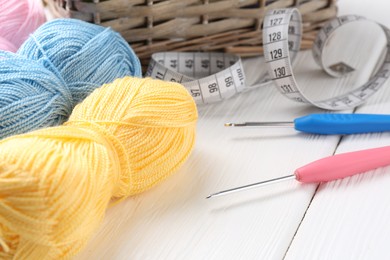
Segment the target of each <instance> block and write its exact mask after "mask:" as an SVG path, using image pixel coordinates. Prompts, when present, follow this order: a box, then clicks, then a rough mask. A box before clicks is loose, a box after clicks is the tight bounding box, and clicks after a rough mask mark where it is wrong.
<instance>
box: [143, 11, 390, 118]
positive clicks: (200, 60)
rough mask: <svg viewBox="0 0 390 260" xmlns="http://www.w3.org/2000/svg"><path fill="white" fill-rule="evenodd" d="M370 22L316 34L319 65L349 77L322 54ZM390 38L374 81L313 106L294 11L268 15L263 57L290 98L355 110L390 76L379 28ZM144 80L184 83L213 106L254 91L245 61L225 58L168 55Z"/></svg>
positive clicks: (346, 19)
mask: <svg viewBox="0 0 390 260" xmlns="http://www.w3.org/2000/svg"><path fill="white" fill-rule="evenodd" d="M363 19H365V18H364V17H361V16H357V15H346V16H341V17H338V18H335V19H333V20H331V21H330V22H328V23H327V24H326V25H325V26H324V27H323V28H322V29H321V30H320V31H319V32H318V34H317V38H316V39H315V41H314V44H313V48H312V52H313V57H314V60H315V61H316V63H317V64H318V65H320V66H321V67H322V69H323V70H325V72H327V73H328V74H329V75H331V76H334V77H340V76H344V75H345V74H347V73H348V72H350V71H351V70H352V69H351V67H349V66H348V65H347V64H345V63H342V62H340V63H338V64H334V65H332V66H330V67H326V66H325V65H324V61H323V59H322V53H323V50H324V46H326V44H327V41H328V39H329V38H330V36H331V35H332V34H333V33H334V32H335V31H336V30H337V29H338V28H340V27H341V26H343V25H344V24H347V23H350V22H354V21H359V20H363ZM380 27H381V28H382V30H383V31H384V32H385V35H386V39H387V48H388V51H387V54H386V57H385V59H384V62H383V64H382V65H381V67H380V69H379V70H378V72H377V73H376V74H375V75H374V76H373V77H372V78H370V80H369V81H368V82H367V83H366V84H364V85H363V86H360V87H358V88H355V89H354V90H352V91H350V92H347V93H345V94H343V95H340V96H337V97H333V98H329V99H326V100H321V101H311V100H310V99H309V98H307V97H306V96H305V95H304V94H303V93H302V91H301V89H300V88H299V86H298V84H297V82H296V80H295V77H294V74H293V70H292V66H291V63H292V61H293V60H294V58H295V57H296V55H297V53H298V51H299V49H300V44H301V38H302V18H301V15H300V13H299V11H298V10H297V9H295V8H287V9H275V10H270V11H268V12H267V13H266V15H265V17H264V22H263V45H264V58H265V64H266V66H267V70H268V74H269V77H270V79H267V78H264V79H263V80H262V81H261V83H260V84H264V83H266V82H268V81H272V82H273V83H274V84H275V85H276V87H277V89H278V90H279V91H280V93H282V94H283V95H284V96H286V97H287V98H289V99H291V100H294V101H297V102H301V103H308V104H312V105H314V106H317V107H320V108H323V109H328V110H343V109H350V108H353V107H356V106H358V105H360V104H362V103H363V102H365V101H366V100H367V98H368V97H370V96H372V95H373V94H374V93H375V92H376V91H378V90H379V88H380V87H381V86H382V85H383V84H384V82H385V81H386V80H387V79H388V78H389V76H390V70H389V69H390V53H389V46H390V30H389V29H388V28H386V27H385V26H383V25H380ZM145 76H150V77H153V78H157V79H161V80H167V81H174V82H179V83H181V84H182V85H184V87H185V88H186V89H187V90H188V91H189V92H190V93H191V95H192V96H193V98H194V99H195V101H196V103H197V104H209V103H214V102H218V101H221V100H223V99H227V98H230V97H232V96H234V95H236V94H237V93H240V92H243V91H245V90H249V89H253V86H247V85H246V84H245V73H244V69H243V66H242V63H241V59H240V58H239V57H238V56H236V55H234V54H226V53H213V52H209V53H199V52H198V53H195V52H192V53H187V52H163V53H155V54H153V55H152V57H151V61H150V63H149V67H148V70H147V72H146V75H145Z"/></svg>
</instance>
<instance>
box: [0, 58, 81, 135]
mask: <svg viewBox="0 0 390 260" xmlns="http://www.w3.org/2000/svg"><path fill="white" fill-rule="evenodd" d="M75 105H76V104H75V102H74V100H73V98H72V94H71V93H70V90H69V89H68V88H67V87H66V84H65V82H64V81H63V80H61V78H60V77H57V76H56V75H55V74H54V73H53V72H52V71H50V70H48V69H46V68H45V67H44V66H42V64H41V63H40V62H38V61H34V60H29V59H26V58H23V57H20V56H19V55H17V54H14V53H10V52H0V138H4V137H8V136H11V135H14V134H20V133H25V132H29V131H32V130H35V129H37V128H41V127H45V126H53V125H59V124H61V123H63V122H64V121H65V120H67V118H68V117H69V115H70V114H71V112H72V109H73V107H74V106H75Z"/></svg>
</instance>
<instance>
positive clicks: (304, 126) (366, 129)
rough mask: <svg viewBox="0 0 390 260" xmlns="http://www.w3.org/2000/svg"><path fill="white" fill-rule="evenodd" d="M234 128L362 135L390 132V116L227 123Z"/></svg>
mask: <svg viewBox="0 0 390 260" xmlns="http://www.w3.org/2000/svg"><path fill="white" fill-rule="evenodd" d="M225 126H233V127H246V126H254V127H275V126H276V127H294V128H295V130H297V131H301V132H305V133H311V134H323V135H334V134H335V135H337V134H360V133H374V132H386V131H390V115H378V114H310V115H307V116H303V117H298V118H296V119H295V120H294V121H293V122H244V123H227V124H225Z"/></svg>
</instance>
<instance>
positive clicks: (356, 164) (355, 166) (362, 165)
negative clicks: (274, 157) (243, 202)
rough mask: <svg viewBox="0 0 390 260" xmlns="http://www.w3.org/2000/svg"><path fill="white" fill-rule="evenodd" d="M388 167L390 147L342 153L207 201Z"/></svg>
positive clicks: (211, 195) (224, 192)
mask: <svg viewBox="0 0 390 260" xmlns="http://www.w3.org/2000/svg"><path fill="white" fill-rule="evenodd" d="M387 165H390V146H384V147H380V148H372V149H367V150H361V151H355V152H349V153H341V154H337V155H333V156H329V157H325V158H322V159H320V160H317V161H314V162H311V163H309V164H307V165H305V166H303V167H300V168H298V169H296V170H295V172H294V174H292V175H287V176H284V177H279V178H275V179H272V180H266V181H261V182H257V183H252V184H248V185H244V186H240V187H237V188H232V189H228V190H224V191H220V192H217V193H213V194H210V195H209V196H207V197H206V199H209V198H212V197H218V196H222V195H226V194H230V193H234V192H238V191H244V190H248V189H253V188H258V187H261V186H264V185H268V184H272V183H276V182H280V181H286V180H291V179H296V180H297V181H299V182H302V183H319V182H327V181H333V180H337V179H343V178H346V177H349V176H352V175H355V174H359V173H364V172H367V171H369V170H373V169H376V168H380V167H384V166H387Z"/></svg>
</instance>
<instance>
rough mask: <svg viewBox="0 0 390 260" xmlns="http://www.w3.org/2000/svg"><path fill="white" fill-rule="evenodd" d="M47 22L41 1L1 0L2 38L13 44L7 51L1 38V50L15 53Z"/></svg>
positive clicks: (0, 29)
mask: <svg viewBox="0 0 390 260" xmlns="http://www.w3.org/2000/svg"><path fill="white" fill-rule="evenodd" d="M45 21H46V18H45V12H44V9H43V6H42V2H41V1H39V0H0V24H1V26H0V37H1V38H4V39H6V40H7V41H8V42H10V43H12V45H13V48H12V49H5V48H4V47H6V46H5V43H4V39H1V38H0V50H6V51H13V52H15V51H16V50H17V48H19V46H20V45H22V43H23V42H24V41H25V40H26V39H27V37H28V36H29V34H30V33H33V32H34V31H35V30H36V29H37V28H38V27H39V26H40V25H41V24H43V23H44V22H45Z"/></svg>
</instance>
